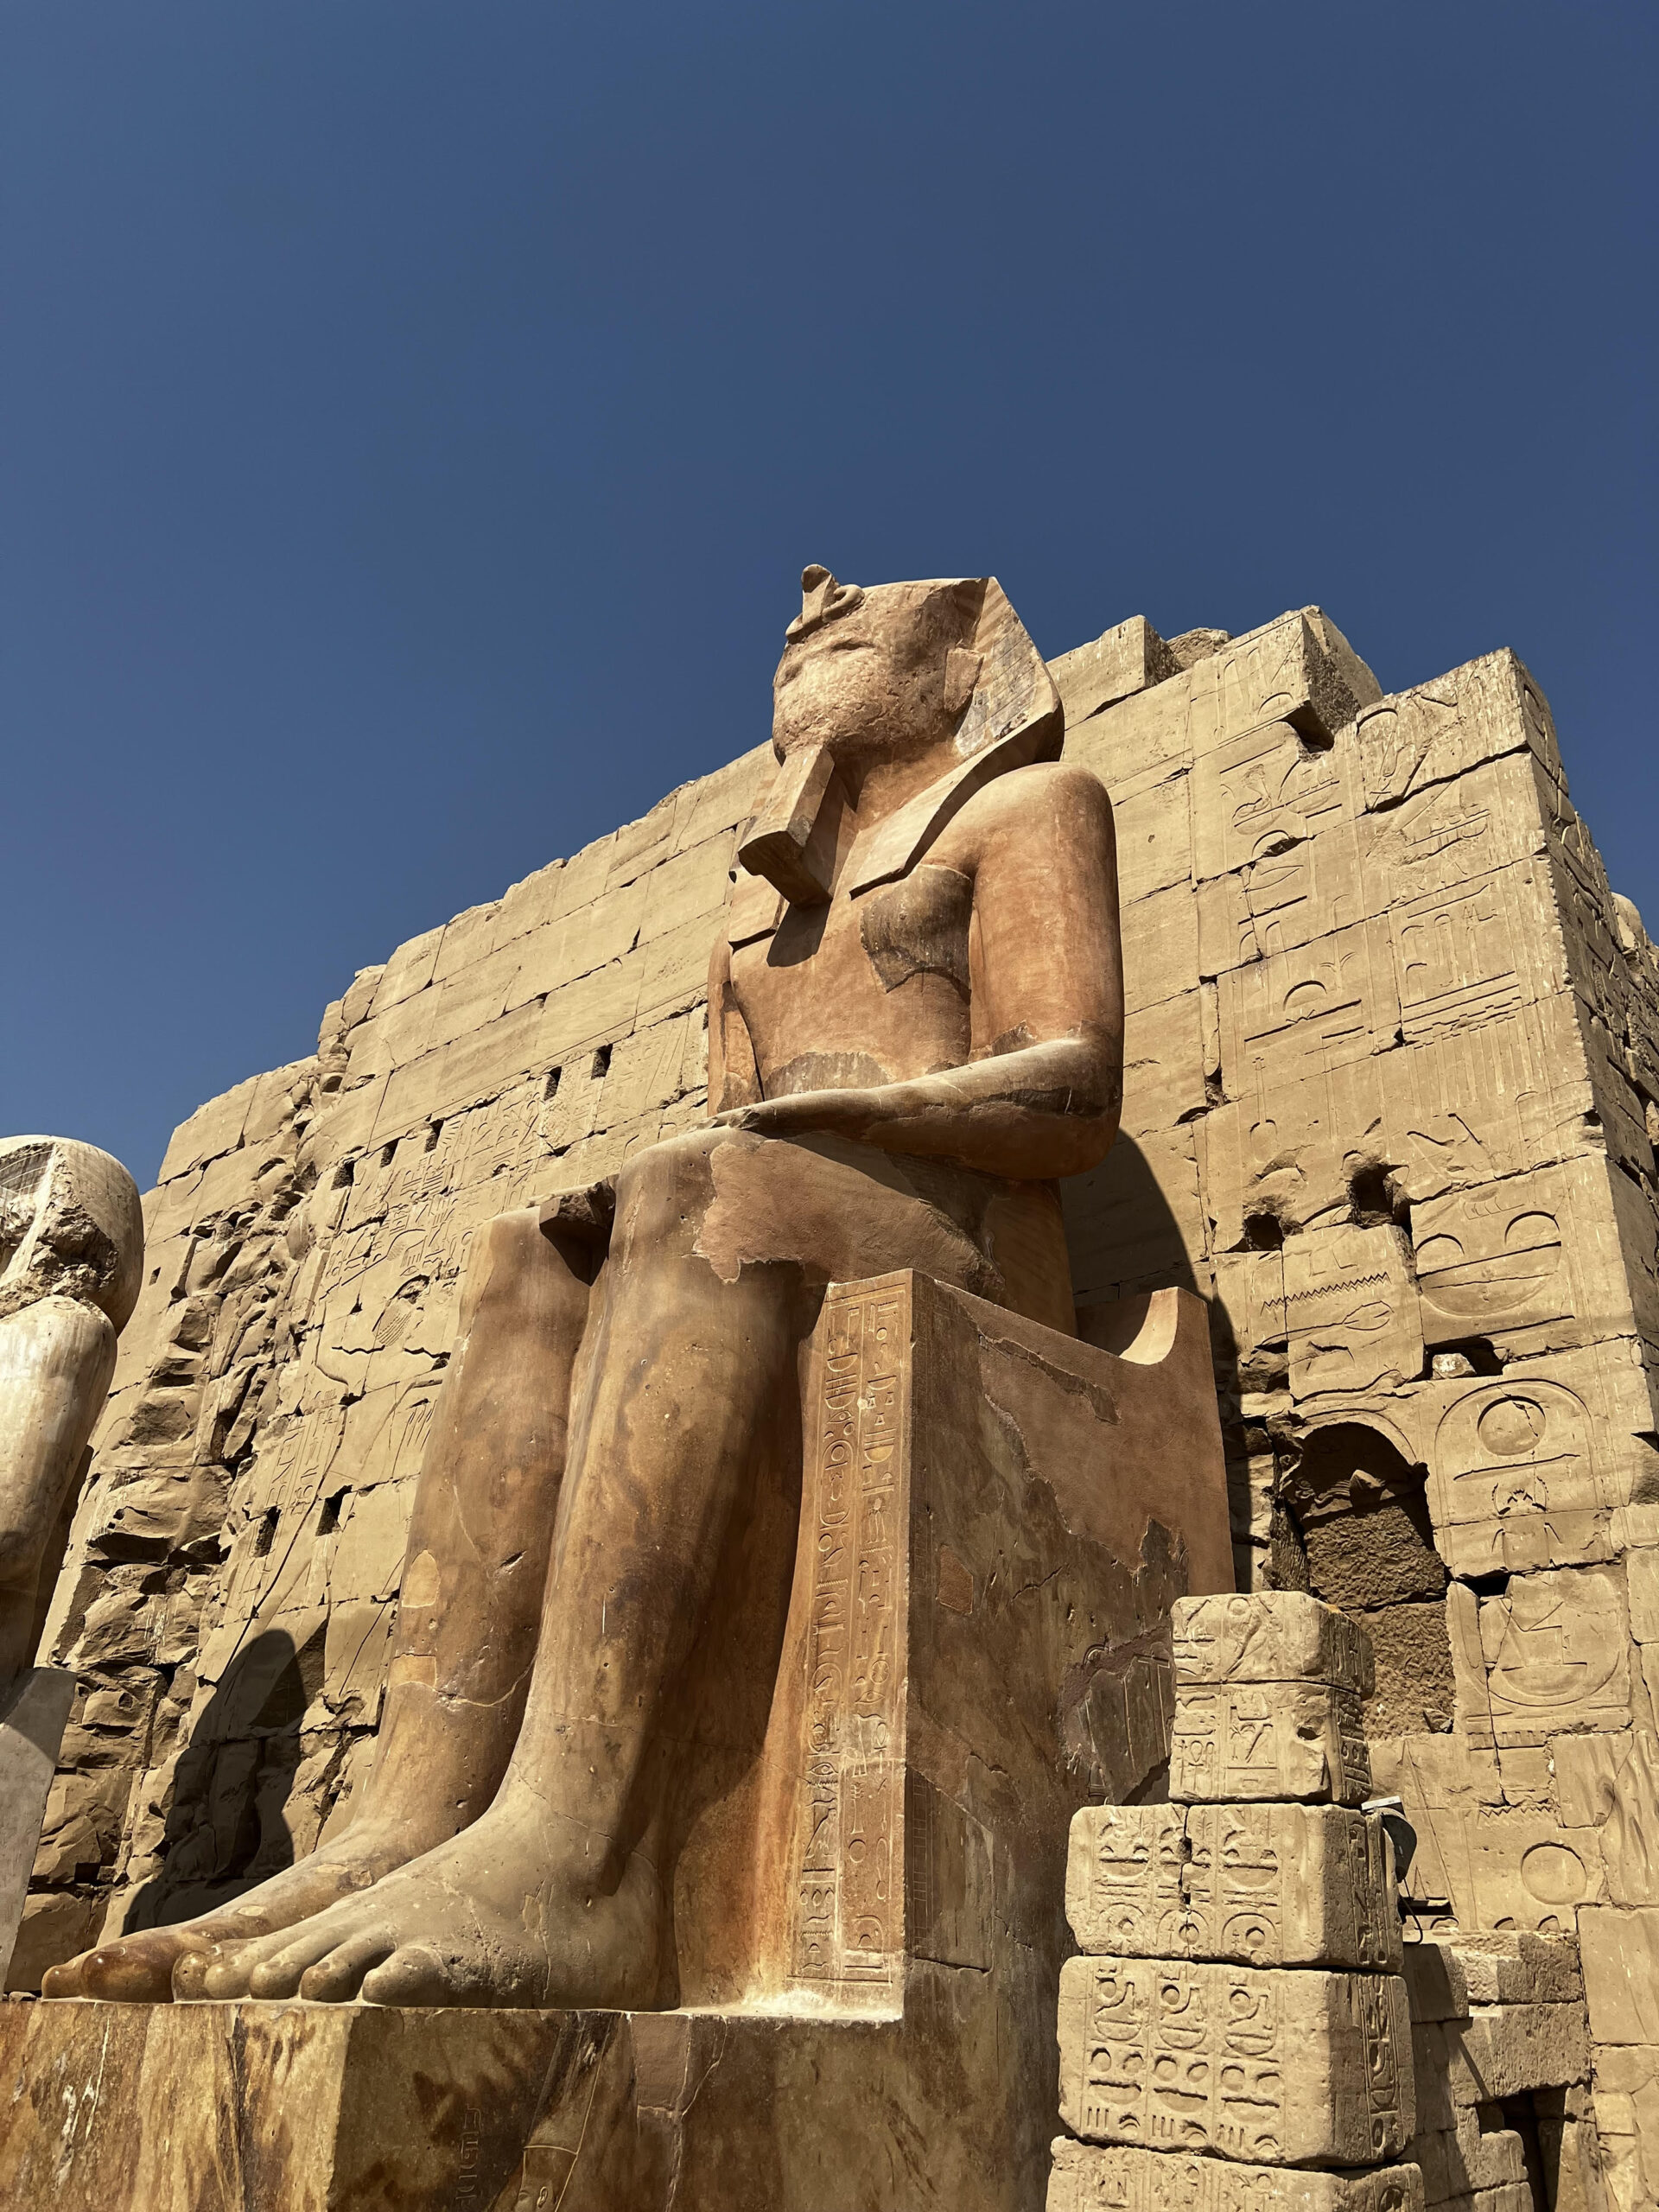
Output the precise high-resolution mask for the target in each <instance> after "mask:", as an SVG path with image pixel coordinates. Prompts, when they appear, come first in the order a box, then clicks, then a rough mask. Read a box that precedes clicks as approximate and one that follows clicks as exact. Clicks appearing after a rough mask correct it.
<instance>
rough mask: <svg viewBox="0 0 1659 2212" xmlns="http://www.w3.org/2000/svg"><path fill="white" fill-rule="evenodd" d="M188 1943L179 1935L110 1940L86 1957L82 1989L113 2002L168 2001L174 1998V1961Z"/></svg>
mask: <svg viewBox="0 0 1659 2212" xmlns="http://www.w3.org/2000/svg"><path fill="white" fill-rule="evenodd" d="M183 1948H185V1947H184V1946H183V1945H182V1944H181V1943H180V1942H179V1941H178V1939H177V1938H176V1937H175V1936H168V1935H163V1934H162V1933H161V1932H160V1931H159V1930H158V1931H157V1933H156V1936H129V1937H128V1938H127V1939H126V1941H125V1942H120V1943H106V1944H105V1946H104V1947H103V1948H102V1949H101V1950H97V1951H94V1952H93V1953H92V1956H91V1957H90V1958H89V1959H87V1960H86V1961H83V1963H82V1967H81V1977H80V1981H81V1988H80V1993H81V1995H82V1996H84V1997H101V1998H102V1999H104V2000H105V2003H106V2004H113V2005H168V2004H170V2003H171V2002H172V1999H173V1961H174V1960H175V1959H176V1958H177V1957H178V1955H179V1954H180V1952H181V1950H182V1949H183Z"/></svg>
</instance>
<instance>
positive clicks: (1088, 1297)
mask: <svg viewBox="0 0 1659 2212" xmlns="http://www.w3.org/2000/svg"><path fill="white" fill-rule="evenodd" d="M1173 1164H1174V1165H1175V1166H1176V1167H1177V1168H1179V1165H1180V1159H1179V1154H1173ZM1188 1166H1189V1172H1190V1163H1188ZM1060 1196H1061V1204H1062V1205H1063V1207H1064V1209H1065V1230H1066V1243H1067V1246H1068V1248H1069V1249H1070V1252H1071V1279H1072V1284H1073V1287H1074V1289H1075V1291H1076V1294H1077V1313H1078V1333H1079V1334H1080V1335H1082V1336H1084V1337H1087V1338H1091V1339H1096V1340H1101V1339H1098V1337H1097V1330H1096V1326H1095V1325H1092V1324H1091V1323H1090V1321H1089V1319H1088V1318H1087V1317H1088V1314H1089V1311H1090V1307H1092V1306H1098V1305H1103V1304H1104V1303H1106V1302H1107V1301H1109V1300H1113V1299H1117V1298H1127V1297H1128V1296H1130V1295H1132V1294H1137V1293H1140V1292H1142V1291H1148V1290H1164V1289H1174V1290H1190V1291H1194V1292H1196V1293H1197V1294H1198V1295H1199V1296H1201V1297H1203V1298H1204V1300H1205V1304H1206V1305H1207V1306H1208V1307H1209V1311H1210V1344H1211V1356H1212V1358H1213V1362H1214V1366H1215V1376H1216V1395H1217V1400H1218V1402H1219V1405H1220V1411H1221V1429H1222V1441H1223V1445H1224V1450H1225V1453H1226V1463H1227V1498H1228V1505H1229V1509H1230V1516H1231V1519H1232V1523H1233V1526H1234V1528H1235V1529H1240V1528H1248V1527H1249V1511H1250V1508H1249V1440H1248V1438H1247V1436H1246V1433H1245V1427H1244V1422H1243V1412H1242V1407H1241V1392H1242V1391H1243V1389H1244V1387H1245V1383H1244V1382H1243V1380H1242V1378H1241V1376H1240V1372H1239V1346H1238V1341H1237V1338H1236V1334H1235V1332H1234V1330H1233V1325H1232V1321H1231V1319H1230V1316H1229V1314H1228V1313H1227V1309H1226V1307H1225V1306H1224V1305H1223V1304H1222V1303H1221V1301H1220V1300H1219V1299H1217V1297H1215V1296H1214V1295H1213V1294H1212V1293H1211V1291H1210V1290H1209V1288H1208V1286H1207V1283H1206V1281H1205V1272H1204V1250H1203V1246H1202V1243H1197V1242H1196V1232H1197V1230H1198V1219H1197V1210H1198V1207H1199V1206H1200V1205H1201V1201H1200V1199H1199V1197H1198V1187H1197V1183H1196V1179H1195V1181H1194V1184H1193V1187H1192V1206H1193V1209H1194V1217H1193V1220H1192V1225H1191V1228H1190V1229H1189V1230H1183V1228H1182V1226H1181V1222H1180V1219H1179V1217H1178V1215H1177V1213H1176V1211H1175V1209H1174V1207H1173V1205H1171V1203H1170V1200H1169V1198H1168V1197H1167V1195H1166V1192H1165V1191H1164V1189H1163V1186H1162V1185H1160V1182H1159V1180H1158V1177H1157V1174H1156V1173H1155V1172H1154V1167H1153V1165H1152V1162H1151V1161H1150V1160H1148V1158H1147V1154H1146V1151H1145V1149H1144V1148H1143V1147H1142V1146H1141V1145H1140V1144H1138V1143H1137V1142H1136V1141H1135V1139H1134V1138H1133V1137H1130V1136H1122V1135H1120V1136H1119V1137H1118V1139H1117V1141H1116V1143H1115V1144H1114V1145H1113V1147H1112V1148H1111V1150H1110V1152H1109V1153H1108V1154H1107V1155H1106V1158H1105V1159H1104V1160H1103V1161H1102V1162H1101V1165H1100V1166H1098V1167H1096V1168H1095V1169H1094V1170H1093V1171H1092V1172H1091V1173H1089V1174H1087V1175H1077V1176H1073V1177H1071V1179H1069V1180H1067V1181H1066V1182H1065V1183H1063V1184H1062V1185H1060ZM1249 1387H1251V1388H1255V1387H1256V1386H1255V1384H1254V1383H1252V1384H1251V1385H1250V1386H1249Z"/></svg>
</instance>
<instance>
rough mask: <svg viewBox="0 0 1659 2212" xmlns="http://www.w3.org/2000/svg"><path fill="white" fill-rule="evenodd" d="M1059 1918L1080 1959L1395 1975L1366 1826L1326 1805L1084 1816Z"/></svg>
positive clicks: (1117, 1808)
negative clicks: (1095, 1956) (1084, 1954)
mask: <svg viewBox="0 0 1659 2212" xmlns="http://www.w3.org/2000/svg"><path fill="white" fill-rule="evenodd" d="M1065 1909H1066V1916H1067V1918H1068V1919H1069V1920H1070V1922H1071V1932H1072V1934H1073V1935H1074V1936H1076V1937H1077V1942H1079V1943H1080V1944H1081V1946H1082V1947H1083V1948H1084V1950H1085V1951H1092V1952H1096V1953H1108V1954H1113V1955H1118V1956H1122V1957H1130V1958H1141V1957H1146V1958H1190V1959H1210V1960H1218V1959H1233V1960H1236V1961H1239V1963H1240V1964H1242V1965H1249V1966H1263V1967H1269V1966H1272V1967H1282V1966H1323V1967H1370V1968H1371V1969H1373V1970H1375V1971H1381V1972H1383V1973H1393V1974H1397V1973H1398V1972H1399V1971H1400V1916H1399V1912H1398V1910H1397V1908H1396V1906H1395V1897H1394V1891H1393V1885H1392V1882H1391V1879H1390V1875H1389V1850H1388V1845H1387V1840H1386V1839H1385V1837H1384V1836H1383V1832H1382V1824H1381V1822H1380V1821H1377V1820H1376V1818H1375V1816H1371V1817H1367V1816H1366V1815H1364V1814H1363V1813H1357V1812H1351V1811H1349V1810H1347V1809H1346V1808H1343V1807H1340V1806H1336V1805H1185V1806H1183V1805H1089V1806H1085V1807H1084V1809H1083V1810H1082V1811H1081V1812H1080V1813H1078V1814H1077V1815H1075V1816H1074V1817H1073V1819H1072V1822H1071V1851H1070V1853H1069V1856H1068V1859H1067V1865H1066V1885H1065Z"/></svg>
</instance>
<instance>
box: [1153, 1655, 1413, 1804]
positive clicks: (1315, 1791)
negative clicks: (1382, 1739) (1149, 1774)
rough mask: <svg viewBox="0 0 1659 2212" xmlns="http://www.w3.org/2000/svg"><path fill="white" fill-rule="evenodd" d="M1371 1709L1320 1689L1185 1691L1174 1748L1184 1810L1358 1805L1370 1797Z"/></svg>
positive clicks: (1177, 1792)
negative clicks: (1273, 1803)
mask: <svg viewBox="0 0 1659 2212" xmlns="http://www.w3.org/2000/svg"><path fill="white" fill-rule="evenodd" d="M1370 1788H1371V1764H1370V1753H1369V1751H1367V1749H1366V1744H1365V1723H1364V1711H1363V1707H1362V1705H1361V1702H1360V1700H1359V1698H1358V1697H1357V1694H1355V1693H1354V1692H1353V1691H1352V1690H1339V1689H1332V1688H1330V1687H1329V1686H1328V1685H1326V1684H1325V1683H1323V1682H1306V1681H1291V1682H1238V1683H1230V1682H1224V1683H1219V1684H1217V1686H1216V1687H1215V1688H1205V1689H1195V1690H1188V1691H1185V1692H1179V1693H1178V1694H1177V1696H1176V1700H1175V1725H1174V1728H1173V1732H1172V1733H1171V1737H1170V1746H1169V1794H1170V1796H1172V1797H1173V1799H1174V1800H1175V1801H1176V1802H1177V1803H1182V1802H1194V1803H1200V1804H1216V1803H1220V1802H1226V1801H1227V1800H1229V1799H1231V1798H1243V1799H1249V1800H1253V1801H1256V1802H1260V1801H1261V1800H1262V1799H1266V1798H1285V1797H1289V1798H1301V1799H1306V1800H1309V1801H1311V1802H1314V1803H1321V1804H1322V1803H1325V1802H1330V1803H1332V1804H1338V1805H1358V1804H1361V1803H1363V1801H1364V1800H1365V1798H1366V1797H1368V1796H1370Z"/></svg>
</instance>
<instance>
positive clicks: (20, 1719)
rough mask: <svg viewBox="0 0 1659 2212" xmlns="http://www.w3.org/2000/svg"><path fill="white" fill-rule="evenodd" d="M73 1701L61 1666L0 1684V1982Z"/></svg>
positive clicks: (71, 1683) (32, 1671) (8, 1959)
mask: <svg viewBox="0 0 1659 2212" xmlns="http://www.w3.org/2000/svg"><path fill="white" fill-rule="evenodd" d="M74 1701H75V1678H74V1676H73V1675H71V1674H67V1673H66V1672H65V1671H64V1669H62V1668H61V1667H31V1668H29V1670H28V1671H27V1672H26V1673H24V1674H22V1675H16V1676H15V1677H14V1678H13V1680H12V1681H10V1682H7V1683H6V1684H4V1685H3V1687H0V1987H3V1986H4V1983H5V1978H6V1968H7V1967H9V1966H10V1963H11V1952H12V1946H13V1945H14V1944H15V1943H16V1941H17V1929H18V1927H19V1925H20V1924H21V1923H22V1916H23V1901H24V1899H25V1898H26V1897H28V1895H29V1873H30V1872H31V1870H32V1869H33V1867H34V1865H35V1853H36V1851H38V1850H39V1848H40V1843H41V1821H44V1819H45V1818H46V1801H47V1797H48V1794H49V1793H50V1791H51V1788H52V1776H53V1773H54V1770H55V1768H56V1766H57V1764H58V1747H59V1745H60V1744H61V1743H62V1741H63V1732H64V1729H65V1727H66V1726H67V1722H68V1719H69V1708H70V1707H72V1706H73V1703H74Z"/></svg>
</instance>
